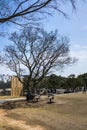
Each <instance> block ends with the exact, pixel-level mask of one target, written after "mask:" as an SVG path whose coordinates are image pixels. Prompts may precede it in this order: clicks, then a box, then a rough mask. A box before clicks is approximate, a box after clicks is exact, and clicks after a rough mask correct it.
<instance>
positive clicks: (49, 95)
mask: <svg viewBox="0 0 87 130" xmlns="http://www.w3.org/2000/svg"><path fill="white" fill-rule="evenodd" d="M53 99H54V94H52V93H49V94H48V102H49V103H52V100H53Z"/></svg>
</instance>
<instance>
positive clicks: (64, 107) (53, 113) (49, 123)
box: [0, 93, 87, 130]
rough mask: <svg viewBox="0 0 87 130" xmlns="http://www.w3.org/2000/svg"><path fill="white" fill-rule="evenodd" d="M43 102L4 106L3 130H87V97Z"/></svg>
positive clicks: (1, 114)
mask: <svg viewBox="0 0 87 130" xmlns="http://www.w3.org/2000/svg"><path fill="white" fill-rule="evenodd" d="M53 101H54V102H53V103H52V104H49V103H48V102H47V97H41V99H40V101H39V102H37V103H35V102H30V103H28V102H26V101H10V102H7V103H5V104H4V105H0V130H87V94H79V93H77V94H66V95H58V96H55V98H54V100H53Z"/></svg>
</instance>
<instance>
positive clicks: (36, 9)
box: [0, 0, 77, 26]
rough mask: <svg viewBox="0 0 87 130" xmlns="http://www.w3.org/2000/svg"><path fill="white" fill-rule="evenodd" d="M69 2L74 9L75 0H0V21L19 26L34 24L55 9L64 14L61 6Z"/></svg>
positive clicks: (51, 13)
mask: <svg viewBox="0 0 87 130" xmlns="http://www.w3.org/2000/svg"><path fill="white" fill-rule="evenodd" d="M68 2H70V3H71V5H72V7H73V8H74V9H76V2H77V1H76V0H68V1H66V0H60V1H58V0H0V23H5V22H9V23H14V24H18V25H21V26H24V25H26V24H32V25H33V24H34V21H35V22H36V21H39V20H41V19H43V17H45V16H46V14H48V15H53V12H55V11H57V12H59V13H61V14H63V15H65V16H66V13H65V12H64V11H63V10H62V9H61V6H62V5H64V4H66V3H68Z"/></svg>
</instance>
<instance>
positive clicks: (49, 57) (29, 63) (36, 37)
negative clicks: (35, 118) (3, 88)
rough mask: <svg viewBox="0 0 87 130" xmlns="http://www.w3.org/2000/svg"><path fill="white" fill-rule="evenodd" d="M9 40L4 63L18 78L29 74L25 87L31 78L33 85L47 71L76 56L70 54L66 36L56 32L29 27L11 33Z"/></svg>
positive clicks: (69, 61) (73, 59)
mask: <svg viewBox="0 0 87 130" xmlns="http://www.w3.org/2000/svg"><path fill="white" fill-rule="evenodd" d="M10 40H11V41H12V42H13V44H12V45H9V46H6V48H5V64H6V65H7V66H8V67H9V68H10V69H11V70H12V71H14V72H15V73H16V75H17V77H18V78H19V80H21V77H22V76H23V75H25V74H27V75H28V77H27V87H29V85H30V84H31V80H32V79H33V80H32V81H33V82H32V83H33V84H32V86H35V85H36V84H38V83H39V82H40V81H41V80H42V79H43V78H44V77H45V76H46V75H48V74H49V73H51V72H53V71H55V70H56V71H57V70H58V71H59V70H60V69H61V68H63V67H64V66H65V65H68V64H73V63H74V62H75V58H71V57H70V56H69V40H68V38H67V37H65V36H60V35H58V32H57V31H54V32H53V31H51V32H49V33H48V32H46V31H44V30H43V29H41V28H32V27H29V28H25V29H23V31H22V32H20V33H19V34H18V33H16V32H15V33H12V34H11V37H10ZM21 82H22V81H21ZM29 82H30V83H29Z"/></svg>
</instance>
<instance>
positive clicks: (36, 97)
mask: <svg viewBox="0 0 87 130" xmlns="http://www.w3.org/2000/svg"><path fill="white" fill-rule="evenodd" d="M39 99H40V95H38V94H36V95H35V101H36V102H38V100H39Z"/></svg>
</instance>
